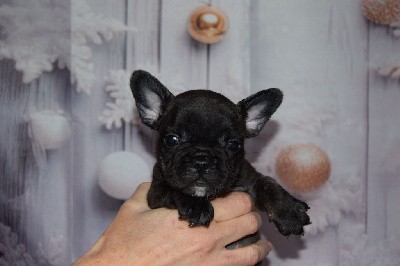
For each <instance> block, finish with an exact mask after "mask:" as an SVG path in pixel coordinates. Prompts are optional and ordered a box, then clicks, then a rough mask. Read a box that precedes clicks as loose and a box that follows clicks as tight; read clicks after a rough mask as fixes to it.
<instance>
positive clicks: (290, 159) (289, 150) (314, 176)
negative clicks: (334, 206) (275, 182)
mask: <svg viewBox="0 0 400 266" xmlns="http://www.w3.org/2000/svg"><path fill="white" fill-rule="evenodd" d="M330 168H331V167H330V161H329V158H328V155H327V154H326V153H325V152H324V151H323V150H322V149H320V148H319V147H317V146H316V145H313V144H295V145H291V146H288V147H286V148H284V149H283V150H281V151H280V152H279V154H278V157H277V159H276V173H277V175H278V177H279V178H280V180H281V181H282V183H283V184H284V185H285V186H286V187H287V188H289V189H290V190H292V191H295V192H310V191H313V190H316V189H317V188H319V187H320V186H322V184H324V183H325V182H326V181H327V180H328V178H329V175H330Z"/></svg>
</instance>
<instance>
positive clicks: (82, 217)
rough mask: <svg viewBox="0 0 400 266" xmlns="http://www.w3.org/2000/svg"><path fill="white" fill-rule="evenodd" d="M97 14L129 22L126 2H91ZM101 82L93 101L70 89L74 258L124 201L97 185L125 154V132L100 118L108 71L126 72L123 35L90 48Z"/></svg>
mask: <svg viewBox="0 0 400 266" xmlns="http://www.w3.org/2000/svg"><path fill="white" fill-rule="evenodd" d="M88 4H89V5H90V7H91V8H92V10H93V12H95V13H98V14H102V15H103V16H104V17H111V18H115V19H118V20H120V21H122V22H124V21H125V14H126V3H125V1H107V0H101V1H98V0H90V1H88ZM90 47H91V49H92V52H93V56H92V58H93V63H94V66H95V67H94V73H95V75H96V77H97V78H98V79H97V80H96V82H95V84H94V85H93V88H92V93H91V95H90V96H88V95H86V94H83V93H77V92H76V91H75V89H74V88H73V87H72V88H70V89H71V96H70V97H71V114H72V117H73V122H72V128H73V134H74V135H73V140H72V155H71V156H72V157H71V159H72V169H73V172H72V176H71V178H73V184H72V188H71V191H72V195H71V199H72V221H73V224H72V227H73V230H72V245H73V255H72V257H73V258H76V257H77V256H80V255H82V254H83V253H84V252H85V251H86V250H88V248H89V247H90V246H91V245H93V243H94V242H95V241H96V240H97V239H98V237H99V236H100V234H101V233H102V232H103V231H104V230H105V228H106V227H107V226H108V224H109V223H110V222H111V221H112V219H113V218H114V216H115V213H116V212H117V210H118V208H119V206H120V205H121V203H122V201H119V200H115V199H113V198H111V197H109V196H107V195H106V194H105V193H104V192H103V191H102V190H101V189H100V187H99V185H98V183H97V176H98V169H99V166H100V164H101V162H102V160H103V158H104V157H105V156H107V155H108V154H110V153H112V152H114V151H120V150H122V149H123V130H122V129H113V130H106V129H105V128H104V127H103V126H102V124H101V123H100V122H99V121H98V116H99V115H100V114H101V112H102V110H103V109H104V106H105V102H106V101H109V98H108V95H107V93H106V92H105V90H104V89H105V86H106V79H107V77H108V76H109V73H110V70H113V69H123V68H124V67H125V34H123V33H121V34H120V35H119V36H117V37H116V38H114V39H112V40H111V41H110V42H108V43H103V44H101V45H91V46H90Z"/></svg>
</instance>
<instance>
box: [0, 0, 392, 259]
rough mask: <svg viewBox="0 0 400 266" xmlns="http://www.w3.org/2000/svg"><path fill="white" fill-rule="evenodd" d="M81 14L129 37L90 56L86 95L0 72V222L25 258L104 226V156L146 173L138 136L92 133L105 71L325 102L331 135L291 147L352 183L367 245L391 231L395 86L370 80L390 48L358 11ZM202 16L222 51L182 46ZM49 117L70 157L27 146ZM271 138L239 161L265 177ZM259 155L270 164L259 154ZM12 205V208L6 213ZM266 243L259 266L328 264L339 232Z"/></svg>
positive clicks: (149, 9) (147, 9) (67, 246)
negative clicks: (320, 153)
mask: <svg viewBox="0 0 400 266" xmlns="http://www.w3.org/2000/svg"><path fill="white" fill-rule="evenodd" d="M88 3H89V4H90V6H91V8H92V10H93V11H94V12H96V13H99V14H102V15H104V16H105V17H111V18H115V19H118V20H120V21H122V22H125V23H126V24H127V25H128V26H132V27H134V28H135V30H134V31H130V32H127V33H126V34H121V35H120V36H118V37H116V38H115V39H113V40H111V41H110V42H108V43H106V44H102V45H92V46H91V48H92V52H93V61H94V65H95V69H94V71H95V75H96V77H98V79H97V81H96V83H95V84H94V86H93V88H92V94H91V95H90V96H88V95H86V94H83V93H77V92H76V90H75V89H74V87H73V86H71V84H69V74H68V72H67V71H65V70H55V71H53V72H51V73H47V74H44V75H42V76H41V77H40V79H38V80H36V81H34V82H33V83H31V84H28V85H26V84H22V82H21V74H20V73H19V72H17V71H15V70H14V64H13V62H12V61H10V60H2V61H1V62H0V67H1V71H0V81H1V83H0V84H1V87H0V117H1V121H2V124H3V125H2V126H1V131H0V145H1V146H0V159H1V160H2V161H1V163H0V173H1V180H0V184H1V187H0V188H1V189H0V192H1V195H0V219H1V222H3V223H5V224H7V225H10V226H11V227H12V230H13V231H15V232H17V233H18V235H19V236H20V239H21V241H23V242H24V243H25V244H26V245H27V247H28V249H29V250H30V251H32V252H34V251H35V250H36V249H37V246H38V245H39V244H40V245H41V246H44V247H46V246H49V245H52V244H54V241H58V240H59V241H60V242H59V243H61V244H60V247H59V252H58V253H60V254H59V255H60V257H59V258H58V260H56V262H55V263H54V264H55V265H57V264H59V265H64V264H65V263H69V262H70V261H71V260H73V259H74V258H76V257H77V256H80V255H81V254H82V253H84V252H85V251H86V250H87V249H88V248H89V247H90V246H91V245H92V244H93V243H94V241H95V240H96V239H97V238H98V237H99V234H100V233H101V232H102V231H103V230H104V229H105V228H106V227H107V225H108V224H109V223H110V221H111V220H112V219H113V217H114V215H115V213H116V211H117V210H118V208H119V206H120V205H121V203H122V201H119V200H115V199H113V198H111V197H109V196H107V195H106V194H105V193H103V192H102V191H101V189H100V188H99V186H98V185H97V171H98V166H99V165H100V163H101V161H102V159H103V158H104V157H105V156H106V155H108V154H110V153H112V152H114V151H119V150H130V151H134V152H136V153H138V154H140V155H142V157H143V158H144V159H145V160H146V161H147V162H148V163H149V165H152V164H153V163H154V158H153V157H152V151H151V150H152V147H153V138H152V137H151V135H149V132H148V131H146V130H145V129H143V128H142V127H138V126H135V125H124V126H123V128H121V129H113V130H106V129H105V128H104V127H103V126H102V125H101V124H100V123H99V122H98V116H99V114H100V113H101V112H102V110H103V109H104V105H105V102H106V101H108V100H109V99H108V95H107V93H106V92H105V91H104V87H105V84H106V77H107V76H108V75H109V73H110V70H115V69H126V70H127V71H129V72H130V71H132V70H134V69H138V68H143V69H146V70H148V71H150V72H152V73H154V74H156V75H158V76H159V77H161V79H162V80H163V81H165V82H166V83H167V84H168V85H172V86H177V87H180V86H183V87H185V88H187V89H198V88H207V89H213V90H216V91H220V92H222V93H223V94H225V95H227V96H229V97H231V98H232V99H233V100H239V99H241V98H243V97H245V96H246V95H248V94H250V92H256V91H257V90H259V89H264V88H268V87H280V88H282V89H283V90H284V91H285V94H286V95H287V97H291V95H297V94H295V93H298V92H301V93H302V94H301V95H302V96H301V97H303V98H304V101H305V103H307V102H309V103H313V102H316V101H319V102H321V101H325V102H326V103H327V104H328V105H329V106H328V109H329V110H334V113H335V117H334V118H333V120H331V123H330V124H329V125H327V126H326V127H325V128H324V132H319V133H318V134H315V135H308V136H306V137H304V136H302V138H303V139H299V140H298V141H299V142H300V140H302V141H306V140H310V139H312V140H313V142H317V144H318V145H320V146H321V147H323V148H324V150H326V151H327V153H328V154H329V155H330V156H331V159H332V164H333V172H332V175H333V176H338V175H351V174H352V173H355V176H356V177H357V178H360V180H361V181H362V182H361V183H362V185H361V187H360V190H361V191H362V193H361V194H362V195H363V196H362V197H363V200H364V201H365V203H366V216H365V221H361V222H364V223H365V224H366V232H367V233H368V236H369V238H370V239H371V240H372V241H376V240H381V239H386V238H388V237H389V236H391V235H393V234H394V233H396V232H399V231H400V215H399V213H400V211H399V205H398V202H399V200H400V184H399V174H398V173H399V171H400V165H399V163H398V162H397V159H400V156H399V155H398V154H399V153H398V150H399V149H400V128H399V127H398V125H399V122H400V120H399V116H398V114H399V113H400V109H399V108H400V107H399V106H400V105H399V104H398V100H399V99H400V95H399V94H400V88H399V82H398V81H397V80H390V79H386V78H383V77H380V76H378V75H376V73H375V71H374V70H373V69H372V68H371V67H370V66H371V64H372V62H373V61H374V60H375V59H376V58H380V59H383V60H391V61H393V59H396V58H397V61H398V62H400V53H399V47H400V46H399V40H398V39H395V38H394V37H392V35H391V32H390V31H389V30H388V29H387V28H385V27H378V26H374V25H372V24H368V23H367V22H366V20H365V19H364V17H363V16H362V14H361V11H360V7H359V2H358V1H346V0H339V1H317V0H307V1H306V0H303V1H297V2H293V1H288V0H282V1H273V0H267V1H265V0H252V1H250V0H243V1H229V0H206V1H202V0H168V1H161V0H119V1H109V0H88ZM204 5H211V6H215V7H218V8H220V9H222V10H223V11H224V12H225V13H226V14H227V16H228V18H229V22H230V30H229V32H228V34H227V36H226V38H225V40H224V41H223V42H221V43H219V44H216V45H211V46H207V45H203V44H200V43H197V42H195V41H193V40H192V39H191V38H190V37H189V35H188V34H187V31H186V21H187V18H188V15H189V14H190V12H191V11H192V10H194V9H195V8H197V7H199V6H204ZM321 99H322V100H321ZM286 108H290V106H286V105H285V104H283V105H282V107H281V109H280V110H279V112H278V113H277V114H276V117H275V118H276V120H277V121H279V119H280V117H281V118H282V119H283V118H284V115H285V113H284V112H285V109H286ZM324 108H325V107H324ZM46 109H50V110H62V111H64V112H65V113H66V114H67V117H68V118H69V120H70V121H71V126H72V130H73V136H72V139H71V141H70V145H67V146H65V147H63V148H62V149H59V150H55V151H51V152H43V151H41V150H40V149H39V148H38V147H37V145H36V144H35V143H33V145H31V143H32V141H31V139H30V136H29V125H28V124H27V123H26V121H27V118H28V117H29V114H30V113H33V112H35V111H40V110H46ZM286 110H288V109H286ZM324 110H325V109H324ZM316 112H318V110H316ZM299 114H301V110H299ZM285 129H288V127H287V126H285V124H282V125H281V128H280V131H279V132H280V133H279V134H282V135H283V136H284V134H285ZM289 129H290V128H289ZM269 130H271V128H270V129H269ZM269 134H270V131H268V132H267V133H264V134H263V135H261V136H260V137H259V138H258V139H256V140H254V141H253V142H251V143H250V145H249V147H250V148H254V150H249V151H248V153H249V157H251V161H252V162H254V163H255V165H256V166H257V168H258V169H259V170H260V171H261V172H264V173H267V174H269V173H271V172H273V166H272V165H273V160H274V156H275V154H274V147H275V146H274V145H275V144H276V143H277V141H279V136H278V137H277V138H276V139H271V140H268V141H267V140H265V139H263V138H266V137H267V138H268V139H269V138H270V135H269ZM266 135H268V136H266ZM266 145H267V146H268V149H270V151H271V152H266V153H264V151H263V150H262V149H261V150H260V147H257V146H266ZM256 148H257V149H256ZM256 151H257V152H259V153H260V154H254V152H256ZM261 153H262V154H261ZM396 158H397V159H396ZM265 162H268V163H265ZM266 164H267V165H266ZM271 169H272V170H271ZM148 178H149V177H143V179H141V180H146V179H148ZM141 180H138V182H139V181H141ZM28 192H29V193H28ZM21 195H24V196H23V201H17V203H15V202H16V201H15V199H17V198H18V197H19V196H21ZM13 200H14V201H13ZM344 219H347V222H346V223H343V225H339V227H340V226H346V224H348V223H351V222H352V218H351V217H345V218H344ZM358 222H360V221H358ZM263 232H264V233H265V234H266V236H267V237H268V238H270V239H271V240H272V241H273V243H274V245H275V249H274V252H272V253H271V254H270V256H269V259H268V261H266V262H265V263H266V265H267V264H271V265H337V260H338V249H339V247H340V230H337V228H336V227H330V228H328V229H327V230H326V231H325V232H324V234H319V235H317V236H316V237H314V238H309V239H307V241H304V240H302V239H301V238H290V239H289V240H287V239H285V238H282V237H280V236H279V235H277V234H276V233H275V232H274V231H273V230H271V227H270V226H267V227H265V228H264V229H263ZM60 239H61V240H60ZM299 263H300V264H299Z"/></svg>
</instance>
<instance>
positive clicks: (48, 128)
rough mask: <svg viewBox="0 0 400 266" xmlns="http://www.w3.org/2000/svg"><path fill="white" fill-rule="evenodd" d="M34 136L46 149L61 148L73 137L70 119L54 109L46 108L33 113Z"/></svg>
mask: <svg viewBox="0 0 400 266" xmlns="http://www.w3.org/2000/svg"><path fill="white" fill-rule="evenodd" d="M31 127H32V134H33V137H34V138H35V139H36V140H37V141H38V142H39V143H40V145H41V146H42V147H43V148H44V149H46V150H53V149H58V148H61V147H62V146H63V145H64V144H65V143H66V142H67V141H68V140H69V139H70V137H71V126H70V123H69V121H68V119H67V118H66V117H65V116H63V115H61V114H58V113H56V112H54V111H50V110H44V111H40V112H37V113H35V114H33V115H31Z"/></svg>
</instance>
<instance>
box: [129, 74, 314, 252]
mask: <svg viewBox="0 0 400 266" xmlns="http://www.w3.org/2000/svg"><path fill="white" fill-rule="evenodd" d="M130 87H131V90H132V94H133V97H134V98H135V101H136V106H137V109H138V111H139V116H140V118H141V120H142V122H143V123H144V124H145V125H146V126H148V127H150V128H152V129H155V130H157V131H158V134H159V138H158V141H157V148H156V159H157V162H156V164H155V165H154V169H153V181H152V184H151V187H150V190H149V193H148V196H147V200H148V204H149V206H150V208H160V207H166V208H170V209H177V210H178V213H179V216H180V219H183V220H187V221H188V222H189V226H208V225H209V224H210V222H211V221H212V219H213V217H214V210H213V207H212V205H211V203H210V200H211V199H213V198H215V197H218V196H221V195H224V194H227V193H229V192H232V191H244V192H247V193H248V194H250V195H251V197H252V198H253V200H254V203H255V206H256V208H257V209H258V210H260V211H263V212H266V214H267V216H268V218H269V220H270V221H272V222H274V224H275V225H276V227H277V228H278V230H279V232H280V233H281V234H282V235H285V236H288V235H290V234H296V235H298V234H303V233H304V230H303V226H305V225H308V224H310V218H309V216H308V215H307V213H306V212H307V209H309V207H308V206H307V204H306V203H304V202H302V201H300V200H298V199H296V198H294V197H292V196H291V195H290V194H289V193H288V192H287V191H286V190H285V189H283V188H282V187H281V186H280V185H279V184H278V183H277V182H275V180H274V179H272V178H271V177H268V176H264V175H262V174H260V173H258V172H257V171H256V170H255V169H254V168H253V167H252V166H251V165H250V163H249V162H248V161H247V160H246V159H245V158H244V155H245V151H244V140H245V139H246V138H250V137H254V136H256V135H257V134H258V133H259V132H260V131H261V129H262V128H263V127H264V125H265V123H266V122H267V121H268V119H269V118H270V117H271V115H272V114H273V113H274V112H275V110H276V109H277V108H278V107H279V105H280V104H281V102H282V98H283V96H282V93H281V91H280V90H278V89H268V90H263V91H260V92H258V93H255V94H253V95H251V96H250V97H248V98H246V99H244V100H241V101H240V102H239V103H237V104H234V103H233V102H231V101H230V100H228V99H227V98H225V97H224V96H222V95H221V94H219V93H216V92H213V91H209V90H191V91H186V92H184V93H181V94H178V95H176V96H174V95H172V93H171V92H170V91H169V90H168V89H167V88H166V87H165V86H164V85H163V84H161V82H160V81H159V80H157V79H156V78H155V77H153V76H152V75H150V74H149V73H148V72H145V71H143V70H138V71H135V72H133V74H132V76H131V79H130ZM257 239H258V235H253V236H251V237H248V238H247V240H241V241H239V243H233V244H232V245H230V247H231V248H233V247H237V246H243V245H247V244H249V243H251V242H255V241H256V240H257ZM228 248H229V247H228Z"/></svg>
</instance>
